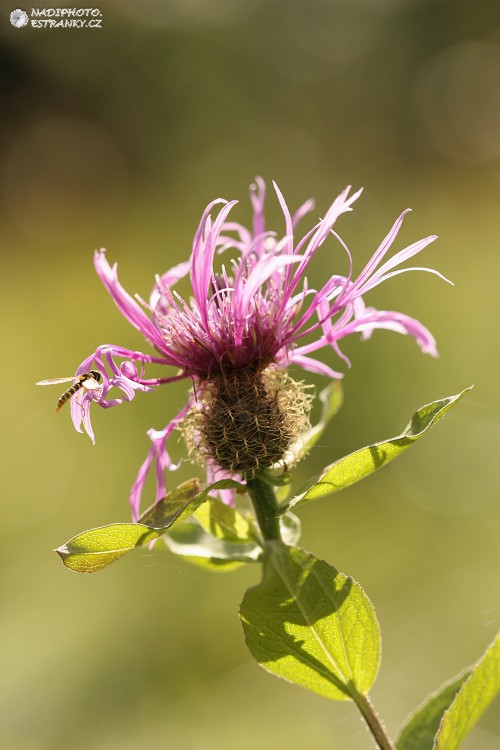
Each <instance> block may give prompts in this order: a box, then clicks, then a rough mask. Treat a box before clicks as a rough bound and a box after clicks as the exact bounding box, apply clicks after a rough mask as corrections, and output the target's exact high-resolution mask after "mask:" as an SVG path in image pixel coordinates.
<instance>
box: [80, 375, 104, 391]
mask: <svg viewBox="0 0 500 750" xmlns="http://www.w3.org/2000/svg"><path fill="white" fill-rule="evenodd" d="M82 388H85V390H86V391H96V390H97V389H98V388H102V383H98V382H97V380H94V378H87V380H84V381H83V383H82Z"/></svg>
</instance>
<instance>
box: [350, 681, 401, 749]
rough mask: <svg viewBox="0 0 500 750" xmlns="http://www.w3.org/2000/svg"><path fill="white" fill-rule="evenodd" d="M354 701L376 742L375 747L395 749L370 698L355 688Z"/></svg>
mask: <svg viewBox="0 0 500 750" xmlns="http://www.w3.org/2000/svg"><path fill="white" fill-rule="evenodd" d="M353 699H354V702H355V703H356V706H357V707H358V708H359V710H360V712H361V716H362V717H363V719H364V720H365V721H366V724H367V726H368V729H369V731H370V733H371V735H372V737H373V739H374V740H375V742H376V743H377V747H379V748H380V750H396V747H395V745H393V743H392V741H391V739H390V738H389V735H388V734H387V732H386V729H385V727H384V725H383V724H382V721H381V719H380V717H379V715H378V714H377V712H376V711H375V709H374V707H373V704H372V702H371V700H370V698H369V697H368V696H367V695H362V694H361V693H358V691H357V690H356V691H355V693H354V695H353Z"/></svg>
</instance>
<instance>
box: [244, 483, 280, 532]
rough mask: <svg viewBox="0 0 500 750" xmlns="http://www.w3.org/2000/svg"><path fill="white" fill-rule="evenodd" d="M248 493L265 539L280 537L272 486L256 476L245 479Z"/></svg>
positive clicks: (276, 506) (276, 505)
mask: <svg viewBox="0 0 500 750" xmlns="http://www.w3.org/2000/svg"><path fill="white" fill-rule="evenodd" d="M247 487H248V494H249V495H250V499H251V501H252V505H253V507H254V510H255V515H256V516H257V521H258V524H259V528H260V531H261V534H262V536H263V537H264V539H265V540H272V539H281V531H280V524H279V517H278V504H277V502H276V497H275V494H274V490H273V488H272V487H271V486H270V485H269V484H267V483H266V482H263V481H262V480H261V479H259V478H258V477H255V478H254V479H248V480H247Z"/></svg>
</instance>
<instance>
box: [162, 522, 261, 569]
mask: <svg viewBox="0 0 500 750" xmlns="http://www.w3.org/2000/svg"><path fill="white" fill-rule="evenodd" d="M163 540H164V542H165V544H166V545H167V547H168V548H169V550H170V551H171V552H173V553H174V554H176V555H180V556H182V557H185V558H186V559H187V560H188V561H189V562H192V563H194V564H195V565H201V566H202V567H204V568H210V569H212V570H230V569H231V570H232V569H234V568H236V567H239V566H240V565H242V564H243V563H249V562H258V561H259V560H260V559H261V557H262V547H261V545H260V544H259V543H258V542H257V541H254V542H236V541H227V540H224V539H221V538H218V537H216V536H214V535H213V534H209V533H207V532H206V531H205V530H204V529H203V528H202V526H201V525H200V524H199V523H196V522H193V523H189V522H188V523H183V524H182V525H181V526H178V527H177V526H176V527H175V528H174V529H172V531H170V532H169V533H168V534H165V536H164V537H163Z"/></svg>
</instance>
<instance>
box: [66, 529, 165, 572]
mask: <svg viewBox="0 0 500 750" xmlns="http://www.w3.org/2000/svg"><path fill="white" fill-rule="evenodd" d="M157 536H158V533H157V532H156V531H155V530H154V529H150V528H148V527H147V526H144V525H143V524H139V523H113V524H111V525H110V526H101V527H99V528H97V529H90V530H89V531H84V532H83V534H78V535H77V536H74V537H73V538H72V539H70V540H69V542H67V543H66V544H63V546H62V547H59V548H58V549H57V550H56V552H57V553H58V555H60V557H61V559H62V561H63V563H64V564H65V565H66V567H67V568H71V570H75V571H77V572H78V573H94V572H95V571H96V570H101V569H102V568H105V567H106V566H107V565H111V563H113V562H115V560H118V559H119V558H120V557H123V555H125V554H126V553H127V552H130V550H131V549H134V547H138V546H140V545H142V544H145V543H146V542H150V541H151V540H152V539H155V538H156V537H157Z"/></svg>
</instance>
